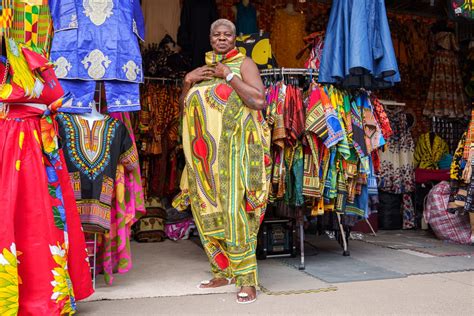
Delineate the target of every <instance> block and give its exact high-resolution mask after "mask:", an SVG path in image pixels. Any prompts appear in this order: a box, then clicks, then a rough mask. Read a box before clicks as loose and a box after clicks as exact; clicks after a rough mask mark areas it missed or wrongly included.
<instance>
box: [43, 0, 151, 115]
mask: <svg viewBox="0 0 474 316" xmlns="http://www.w3.org/2000/svg"><path fill="white" fill-rule="evenodd" d="M49 5H50V10H51V15H52V18H53V24H54V29H55V33H54V38H53V43H52V48H51V59H52V60H53V61H54V63H55V71H56V75H57V76H58V78H60V82H61V84H64V85H65V86H67V88H69V91H70V92H71V93H72V94H73V95H74V98H73V101H72V105H71V106H66V107H64V108H63V109H62V111H65V112H72V113H84V112H90V109H91V105H92V104H91V103H90V101H89V100H91V95H92V98H93V94H94V90H95V85H93V84H91V83H90V82H94V81H107V83H108V85H107V86H108V87H109V92H110V91H112V92H113V91H118V90H119V89H120V88H123V86H122V87H117V88H116V89H114V88H112V86H113V85H115V84H117V85H120V84H121V83H129V84H130V83H134V84H135V85H128V86H126V87H130V91H123V95H121V94H120V93H110V94H109V95H107V103H108V104H114V105H116V106H115V107H114V108H113V109H112V111H110V112H117V111H137V110H140V104H139V102H138V100H139V94H138V84H139V83H141V82H143V70H142V58H141V53H140V47H139V44H138V40H143V38H144V35H145V34H144V33H145V28H144V20H143V14H142V11H141V7H140V2H139V1H138V0H102V1H97V0H50V1H49ZM71 82H72V83H71ZM68 83H69V84H68Z"/></svg>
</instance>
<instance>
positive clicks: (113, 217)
mask: <svg viewBox="0 0 474 316" xmlns="http://www.w3.org/2000/svg"><path fill="white" fill-rule="evenodd" d="M110 116H111V117H113V118H115V119H117V120H120V121H122V122H123V123H124V125H125V126H126V127H127V130H128V132H129V134H130V137H131V139H132V143H133V146H134V147H135V137H134V134H133V130H132V129H131V128H132V126H131V121H130V116H129V114H128V113H112V114H111V115H110ZM135 150H136V149H135ZM141 183H142V182H141V175H140V168H135V169H133V170H131V171H129V170H128V169H126V168H125V166H124V165H123V164H121V163H119V164H118V166H117V173H116V176H115V185H114V187H115V190H114V193H113V196H112V209H111V212H110V231H109V232H108V233H106V234H100V235H99V239H98V250H97V262H96V269H97V273H103V274H104V279H105V282H106V283H107V284H109V285H110V284H112V283H113V281H114V276H113V274H114V273H115V272H118V273H121V274H123V273H127V272H128V271H130V269H132V253H131V249H130V235H131V231H132V225H133V224H134V223H135V221H136V220H137V219H138V218H140V217H141V216H142V215H144V214H145V213H146V210H145V204H144V201H145V200H144V197H143V189H142V184H141ZM92 238H93V236H92Z"/></svg>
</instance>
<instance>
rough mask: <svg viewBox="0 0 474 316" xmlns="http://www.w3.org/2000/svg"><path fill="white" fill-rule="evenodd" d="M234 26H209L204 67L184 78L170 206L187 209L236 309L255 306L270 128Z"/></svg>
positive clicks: (207, 284)
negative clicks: (177, 174) (182, 163)
mask: <svg viewBox="0 0 474 316" xmlns="http://www.w3.org/2000/svg"><path fill="white" fill-rule="evenodd" d="M235 38H236V35H235V26H234V24H233V23H232V22H230V21H229V20H225V19H220V20H217V21H216V22H214V23H213V24H212V26H211V34H210V40H211V46H212V48H213V51H211V52H208V53H207V54H206V65H205V66H203V67H200V68H197V69H195V70H193V71H191V72H190V73H188V74H187V75H186V77H185V83H184V89H183V94H182V105H183V148H184V153H185V156H186V168H185V170H184V172H183V176H182V179H181V190H182V192H181V193H180V195H179V196H178V197H177V198H176V199H175V203H174V204H175V206H176V207H178V208H185V207H187V206H188V205H191V208H192V211H193V215H194V219H195V221H196V226H197V227H198V230H199V233H200V237H201V241H202V243H203V246H204V249H205V251H206V254H207V255H208V257H209V261H210V263H211V268H212V272H213V274H214V278H213V279H211V280H209V281H203V282H202V283H201V284H200V285H199V286H200V287H201V288H214V287H219V286H224V285H227V284H231V283H235V284H236V286H237V287H240V291H239V293H238V296H237V302H238V303H251V302H254V301H255V300H256V296H257V293H256V286H257V283H258V282H257V260H256V256H255V251H256V248H257V233H258V229H259V226H260V223H261V221H262V220H263V216H264V214H265V208H266V202H267V195H268V184H269V177H268V176H267V175H269V170H268V168H269V167H270V165H271V161H270V155H269V130H268V127H267V126H266V123H265V121H264V119H263V116H262V113H261V110H263V109H264V107H265V90H264V86H263V83H262V81H261V79H260V75H259V72H258V69H257V66H256V65H255V63H254V62H253V61H252V60H251V59H249V58H246V57H245V56H244V55H243V54H241V53H240V52H239V51H238V50H237V49H236V48H235Z"/></svg>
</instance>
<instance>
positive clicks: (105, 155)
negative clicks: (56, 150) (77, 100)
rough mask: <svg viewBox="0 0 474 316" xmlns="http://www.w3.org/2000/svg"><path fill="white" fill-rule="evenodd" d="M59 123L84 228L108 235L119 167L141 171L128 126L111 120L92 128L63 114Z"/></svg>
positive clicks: (79, 119) (82, 121) (76, 117)
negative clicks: (120, 165)
mask: <svg viewBox="0 0 474 316" xmlns="http://www.w3.org/2000/svg"><path fill="white" fill-rule="evenodd" d="M57 121H58V123H59V132H60V135H61V139H62V141H63V146H64V148H65V155H66V161H67V167H68V170H69V175H70V177H71V183H72V187H73V190H74V195H75V198H76V201H77V207H78V211H79V215H80V217H81V222H82V226H83V227H84V230H85V231H88V232H107V231H109V230H110V216H111V215H110V213H111V205H112V197H113V194H114V189H115V186H114V184H115V178H116V172H117V165H118V163H119V162H120V163H121V164H122V165H123V166H124V167H125V169H127V170H128V171H132V170H134V169H135V168H137V167H138V153H137V150H136V148H135V147H134V146H133V143H132V140H131V138H130V136H129V133H128V131H127V129H126V127H125V125H124V124H123V123H122V122H120V121H118V120H116V119H113V118H111V117H110V116H105V117H104V118H103V119H101V120H96V121H94V123H93V126H92V128H90V127H89V123H88V121H87V120H86V119H84V118H82V117H81V116H79V115H72V114H66V113H61V114H59V115H58V116H57Z"/></svg>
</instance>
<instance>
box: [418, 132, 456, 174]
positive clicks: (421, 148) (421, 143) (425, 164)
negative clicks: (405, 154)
mask: <svg viewBox="0 0 474 316" xmlns="http://www.w3.org/2000/svg"><path fill="white" fill-rule="evenodd" d="M447 153H449V147H448V144H447V143H446V142H445V141H444V140H443V139H442V138H441V137H439V136H438V135H434V140H433V144H431V140H430V133H425V134H423V135H421V136H420V138H419V139H418V142H417V144H416V148H415V156H414V162H415V168H420V169H438V162H439V161H440V160H441V158H442V157H443V155H445V154H447Z"/></svg>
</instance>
